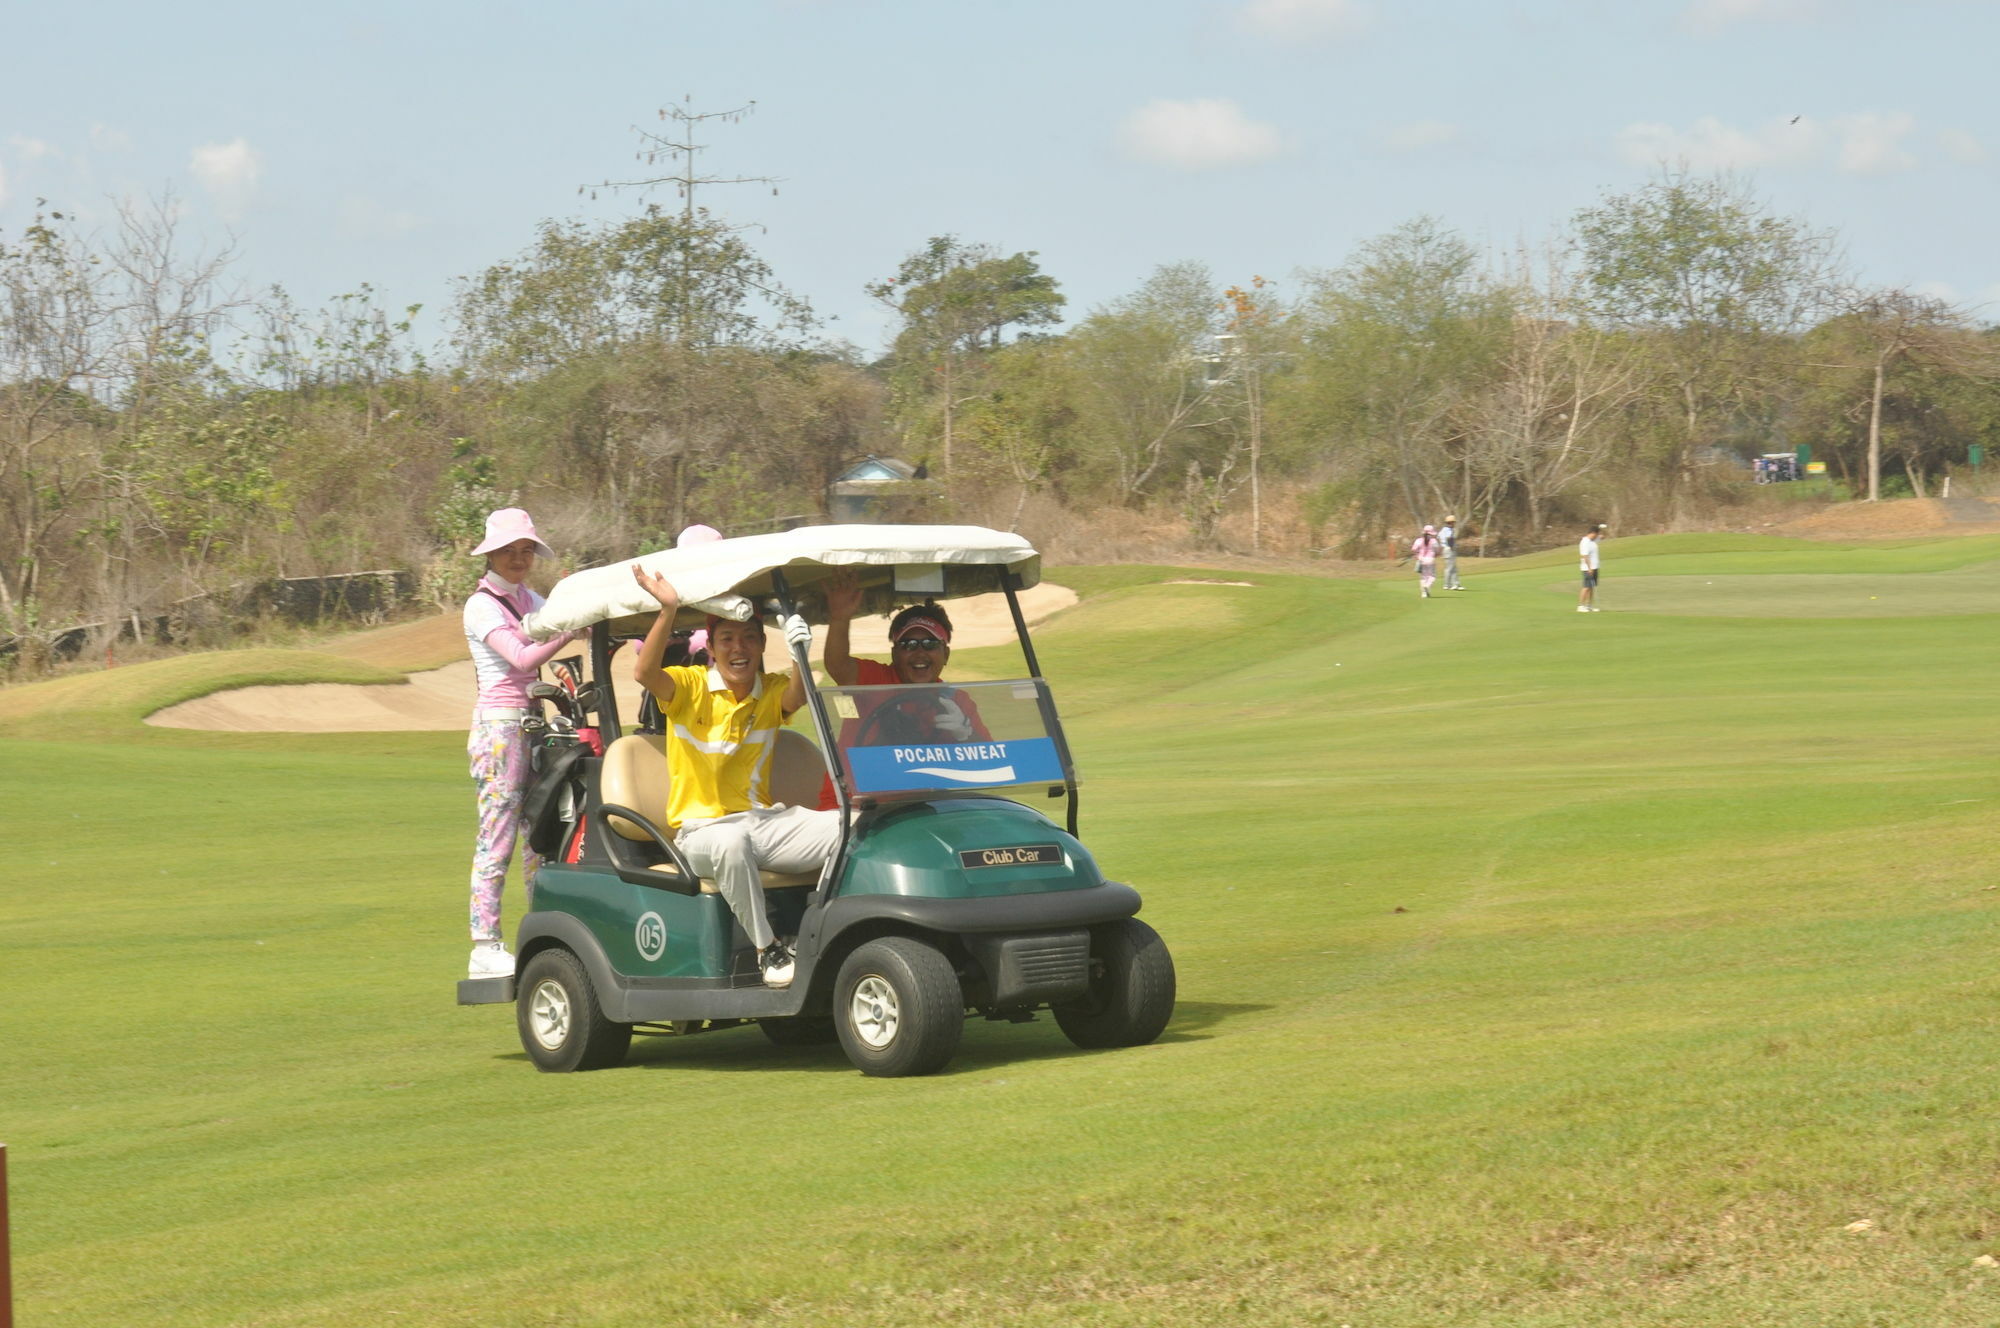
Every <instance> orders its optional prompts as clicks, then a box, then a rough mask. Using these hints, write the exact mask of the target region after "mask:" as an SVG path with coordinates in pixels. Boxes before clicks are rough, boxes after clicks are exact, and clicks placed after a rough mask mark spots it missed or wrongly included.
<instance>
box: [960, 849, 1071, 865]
mask: <svg viewBox="0 0 2000 1328" xmlns="http://www.w3.org/2000/svg"><path fill="white" fill-rule="evenodd" d="M958 863H959V865H960V866H961V867H968V868H970V867H1060V866H1062V865H1063V852H1062V847H1061V846H1060V845H1057V844H1015V845H1011V846H1009V847H1007V848H968V849H962V850H960V852H959V855H958Z"/></svg>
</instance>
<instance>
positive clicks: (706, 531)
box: [674, 526, 722, 549]
mask: <svg viewBox="0 0 2000 1328" xmlns="http://www.w3.org/2000/svg"><path fill="white" fill-rule="evenodd" d="M721 538H722V532H721V531H719V530H717V529H716V528H715V527H714V526H689V527H688V528H687V529H686V530H683V531H682V532H681V533H680V534H678V535H676V536H675V537H674V547H675V548H676V549H685V548H687V547H688V546H689V545H693V544H713V543H715V542H716V541H717V540H719V539H721Z"/></svg>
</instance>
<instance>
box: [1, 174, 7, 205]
mask: <svg viewBox="0 0 2000 1328" xmlns="http://www.w3.org/2000/svg"><path fill="white" fill-rule="evenodd" d="M5 206H7V168H6V167H5V166H0V207H5Z"/></svg>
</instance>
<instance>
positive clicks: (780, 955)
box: [757, 941, 797, 987]
mask: <svg viewBox="0 0 2000 1328" xmlns="http://www.w3.org/2000/svg"><path fill="white" fill-rule="evenodd" d="M757 967H758V969H759V970H760V971H761V972H762V973H763V974H764V985H765V986H767V987H789V986H791V985H792V973H793V972H794V970H795V969H796V967H797V965H796V964H795V962H794V960H793V957H792V947H791V946H789V945H786V944H785V943H784V942H783V941H772V942H771V943H770V944H769V945H767V946H765V947H764V948H763V949H762V950H759V951H758V952H757Z"/></svg>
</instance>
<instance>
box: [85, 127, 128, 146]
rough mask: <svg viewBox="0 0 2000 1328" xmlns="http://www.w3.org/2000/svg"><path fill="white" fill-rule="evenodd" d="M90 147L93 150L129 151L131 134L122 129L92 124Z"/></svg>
mask: <svg viewBox="0 0 2000 1328" xmlns="http://www.w3.org/2000/svg"><path fill="white" fill-rule="evenodd" d="M90 147H91V150H92V151H93V152H130V151H131V150H132V136H131V135H130V134H128V133H126V132H125V131H124V130H123V129H113V128H112V127H111V126H110V125H101V124H94V125H92V126H91V127H90Z"/></svg>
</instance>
